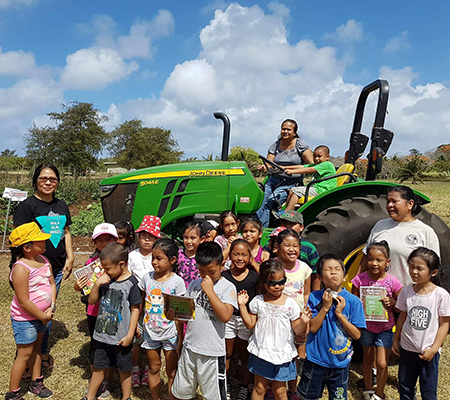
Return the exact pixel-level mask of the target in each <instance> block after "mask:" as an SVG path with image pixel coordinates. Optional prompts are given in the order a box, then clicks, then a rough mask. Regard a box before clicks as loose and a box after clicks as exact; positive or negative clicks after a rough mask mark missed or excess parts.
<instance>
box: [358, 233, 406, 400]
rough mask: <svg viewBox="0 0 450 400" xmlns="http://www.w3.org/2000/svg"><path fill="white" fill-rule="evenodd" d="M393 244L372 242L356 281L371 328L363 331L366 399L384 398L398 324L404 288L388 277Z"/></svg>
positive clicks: (361, 339)
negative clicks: (397, 307)
mask: <svg viewBox="0 0 450 400" xmlns="http://www.w3.org/2000/svg"><path fill="white" fill-rule="evenodd" d="M389 254H390V251H389V245H388V243H387V242H386V241H385V240H382V241H380V242H375V243H372V244H371V245H370V246H369V247H368V248H367V266H368V270H367V271H366V272H363V273H362V274H359V275H357V276H356V277H355V278H354V279H353V280H352V283H353V287H352V293H353V294H354V295H356V296H359V297H360V299H361V301H362V303H363V307H364V314H365V318H366V323H367V329H362V330H361V338H360V343H361V345H362V346H363V352H364V360H363V376H364V385H365V389H364V392H363V399H364V400H378V399H384V394H383V391H384V387H385V385H386V381H387V377H388V370H387V363H388V358H389V353H390V351H391V347H392V341H393V338H394V334H393V332H392V328H393V326H394V325H395V321H394V313H393V307H394V306H395V304H396V301H397V297H398V295H399V293H400V291H401V289H402V284H401V283H400V282H399V280H398V279H397V278H394V277H393V276H392V275H389V274H388V272H387V271H388V269H389V264H390V263H391V260H390V258H389V257H390V256H389ZM375 357H376V365H377V382H378V384H377V387H376V390H375V391H374V390H373V388H372V365H373V362H374V358H375Z"/></svg>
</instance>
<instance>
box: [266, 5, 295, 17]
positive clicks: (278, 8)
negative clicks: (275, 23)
mask: <svg viewBox="0 0 450 400" xmlns="http://www.w3.org/2000/svg"><path fill="white" fill-rule="evenodd" d="M267 8H268V9H269V10H270V11H271V12H272V13H273V14H275V15H278V16H280V17H282V18H285V19H289V16H290V13H291V10H290V9H289V7H287V6H285V5H284V4H281V3H278V1H272V2H270V3H269V4H267Z"/></svg>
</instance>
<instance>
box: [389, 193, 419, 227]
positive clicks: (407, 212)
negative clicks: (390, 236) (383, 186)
mask: <svg viewBox="0 0 450 400" xmlns="http://www.w3.org/2000/svg"><path fill="white" fill-rule="evenodd" d="M413 206H414V200H409V201H408V200H406V199H404V198H403V197H402V196H401V194H400V193H398V192H390V193H388V195H387V199H386V211H387V213H388V214H389V216H390V217H391V218H392V219H393V220H394V221H396V222H406V221H410V220H411V219H412V218H413V216H412V213H411V212H412V209H413Z"/></svg>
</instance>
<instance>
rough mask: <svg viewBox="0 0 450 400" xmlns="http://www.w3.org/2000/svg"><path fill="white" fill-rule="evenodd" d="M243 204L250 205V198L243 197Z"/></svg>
mask: <svg viewBox="0 0 450 400" xmlns="http://www.w3.org/2000/svg"><path fill="white" fill-rule="evenodd" d="M241 203H250V197H241Z"/></svg>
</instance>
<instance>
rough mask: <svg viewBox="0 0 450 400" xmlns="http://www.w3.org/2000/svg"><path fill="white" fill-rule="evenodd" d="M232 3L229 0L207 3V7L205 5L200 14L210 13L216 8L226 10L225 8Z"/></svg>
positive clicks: (216, 0)
mask: <svg viewBox="0 0 450 400" xmlns="http://www.w3.org/2000/svg"><path fill="white" fill-rule="evenodd" d="M229 4H230V2H229V1H225V0H215V1H213V2H212V3H209V4H208V5H206V6H205V7H203V8H202V9H201V10H200V14H203V15H205V14H209V13H211V12H213V11H216V10H225V8H227V7H228V5H229Z"/></svg>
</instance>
